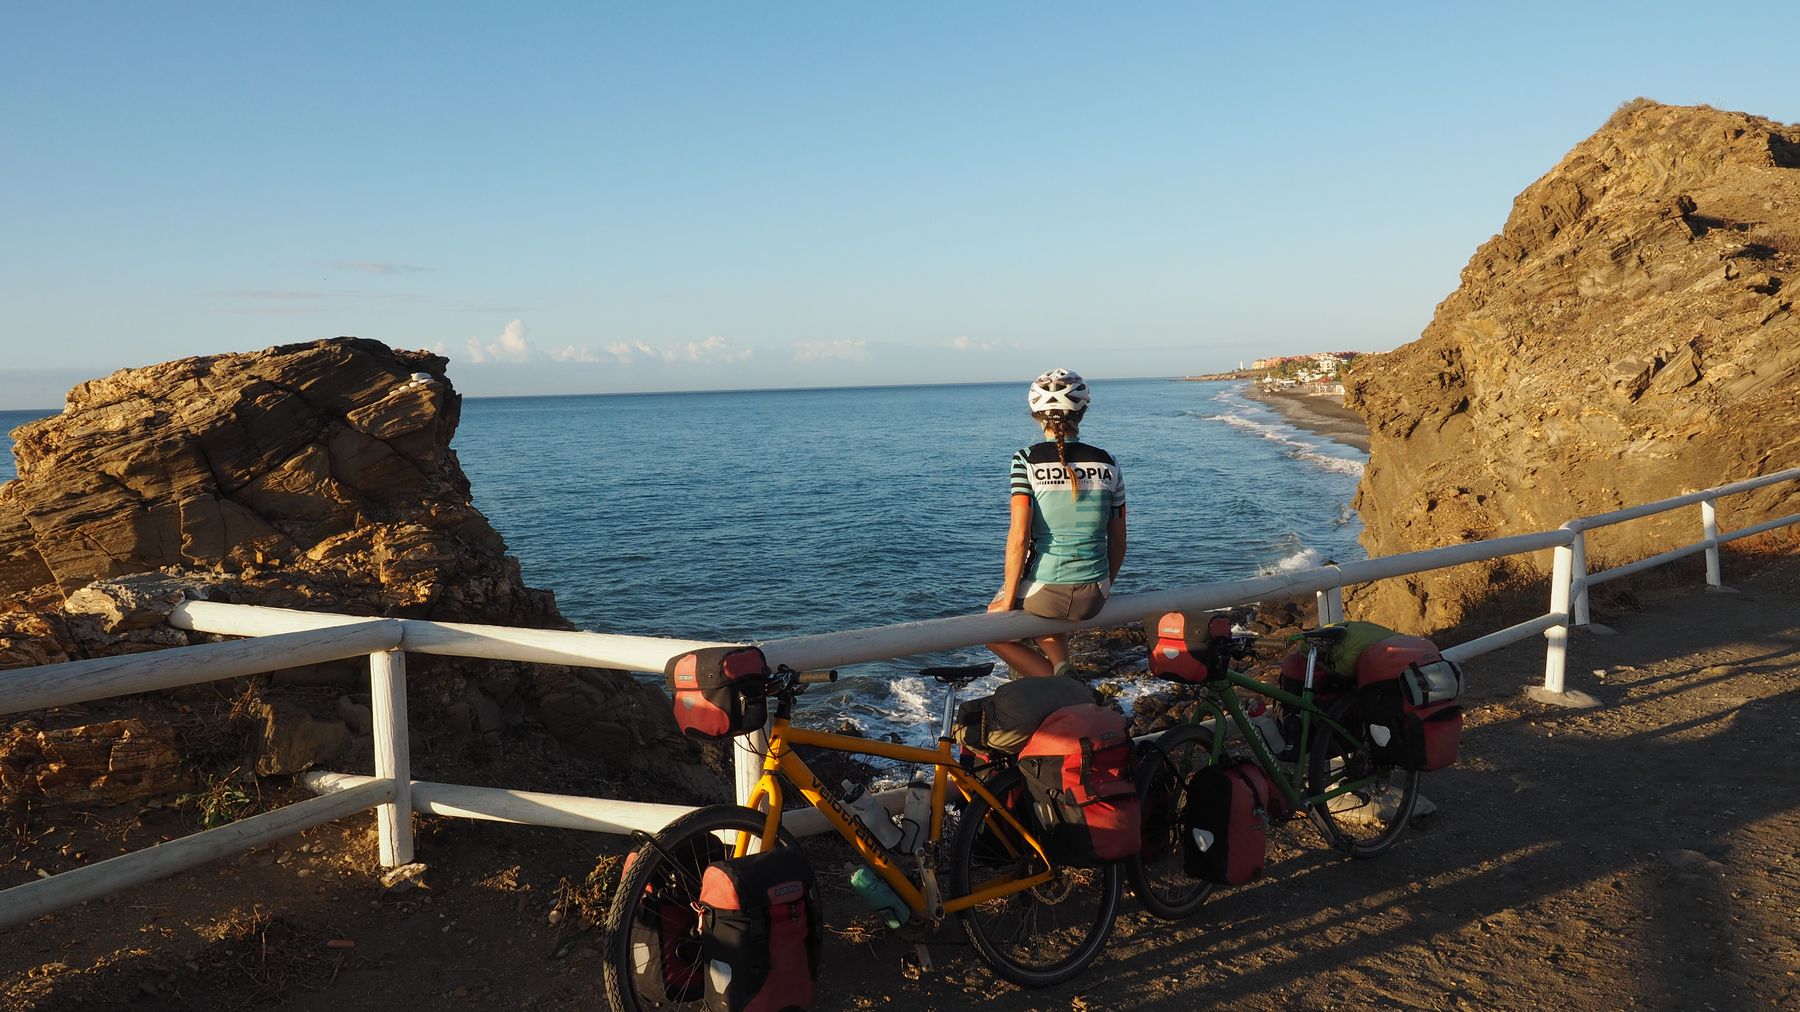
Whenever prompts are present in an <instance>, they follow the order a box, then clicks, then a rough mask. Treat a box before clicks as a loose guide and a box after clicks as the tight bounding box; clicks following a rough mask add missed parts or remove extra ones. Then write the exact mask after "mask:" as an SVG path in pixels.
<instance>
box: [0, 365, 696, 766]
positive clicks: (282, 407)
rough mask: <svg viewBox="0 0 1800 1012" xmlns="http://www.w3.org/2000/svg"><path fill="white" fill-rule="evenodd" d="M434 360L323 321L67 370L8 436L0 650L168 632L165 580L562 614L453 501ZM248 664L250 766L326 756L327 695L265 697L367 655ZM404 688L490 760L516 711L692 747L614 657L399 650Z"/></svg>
mask: <svg viewBox="0 0 1800 1012" xmlns="http://www.w3.org/2000/svg"><path fill="white" fill-rule="evenodd" d="M445 365H446V360H445V359H443V358H441V357H439V356H436V355H432V354H428V353H425V352H406V351H395V350H391V349H389V348H387V347H386V346H384V345H382V344H379V343H377V342H374V341H366V340H360V339H357V338H337V339H334V340H329V341H319V342H315V343H312V344H301V345H288V346H284V347H278V348H270V349H267V350H265V351H259V352H253V353H248V354H241V355H215V356H207V357H202V358H190V359H182V360H181V361H178V362H168V363H163V364H161V365H154V366H148V367H145V368H142V369H128V370H122V371H120V372H117V373H114V374H112V375H111V376H108V377H105V378H104V379H98V380H91V381H89V382H86V383H83V384H81V385H80V386H77V387H76V388H75V389H74V390H72V391H70V393H69V397H68V405H67V407H66V409H65V410H64V411H63V413H62V414H61V415H58V416H55V417H52V418H47V419H43V420H40V421H37V422H33V423H30V424H28V425H25V426H21V427H20V428H18V429H16V430H14V432H13V438H14V441H15V455H16V457H17V459H18V470H19V478H18V480H16V481H12V482H8V483H7V484H5V485H4V486H0V600H6V601H9V602H10V604H9V605H8V607H10V608H11V610H0V667H11V666H21V665H35V664H43V663H53V662H56V661H62V660H69V659H78V658H80V657H87V656H97V655H103V654H114V653H124V652H131V651H137V650H149V649H160V648H163V647H166V646H173V645H184V644H186V643H187V642H188V639H187V637H186V636H185V634H183V633H182V632H180V631H179V630H176V629H173V628H172V627H170V626H168V625H166V624H164V622H163V619H164V617H166V615H167V614H168V611H169V609H170V608H171V607H173V606H174V605H175V604H176V603H178V602H179V601H180V600H182V599H183V598H184V597H191V598H207V599H212V600H218V601H225V602H229V603H238V604H259V605H269V606H275V607H284V608H297V609H302V610H312V611H330V612H340V613H348V614H356V615H387V616H397V617H407V618H427V619H437V620H444V621H461V622H477V623H486V624H493V625H510V626H527V627H535V628H568V623H567V622H566V621H565V620H564V619H563V618H562V616H561V615H560V614H559V613H558V612H557V610H556V604H555V599H554V597H553V595H551V594H550V593H549V592H546V591H541V590H534V589H532V588H530V587H527V586H526V585H525V583H524V580H523V578H522V576H521V574H520V570H519V564H518V560H517V559H515V558H513V557H511V556H509V555H507V554H506V545H505V542H504V541H503V540H502V539H501V537H500V535H499V534H498V533H497V532H495V530H494V529H493V527H492V526H490V525H489V523H488V521H487V518H486V517H484V516H482V514H481V513H480V512H479V511H478V510H476V509H475V507H474V506H473V505H472V504H471V502H470V497H469V483H468V480H467V478H466V477H465V476H464V475H463V472H462V469H461V467H460V466H459V464H458V463H457V459H456V454H455V452H454V451H453V450H451V448H450V441H451V437H452V435H453V434H454V433H455V431H456V424H457V420H458V416H459V413H460V408H461V398H460V396H459V395H458V394H457V393H456V391H455V389H454V388H453V387H452V386H451V384H450V382H449V380H448V378H447V377H446V376H445V374H444V367H445ZM65 599H66V600H65ZM21 605H29V606H31V607H26V608H21V607H20V606H21ZM266 681H267V685H266V686H265V688H264V692H265V695H267V697H268V703H267V705H266V707H265V710H266V712H265V713H264V714H263V716H264V718H265V719H264V721H263V723H264V724H265V725H266V726H265V733H264V735H263V736H262V737H263V739H264V742H265V747H264V748H263V749H262V751H261V754H260V755H259V756H258V757H257V762H258V766H259V768H260V769H261V771H262V772H264V773H291V772H296V771H298V770H300V769H304V768H306V767H308V766H311V765H316V764H320V763H324V762H327V761H332V760H333V759H334V758H335V757H337V756H338V754H339V753H341V752H345V751H346V741H347V738H348V736H349V734H350V732H351V730H352V729H351V728H350V727H348V726H347V724H346V723H345V722H343V721H342V720H341V714H338V713H337V711H336V710H335V709H334V708H333V707H332V706H331V705H329V703H330V701H329V700H326V705H323V706H319V707H315V709H318V710H319V712H317V713H310V714H308V715H307V719H306V720H304V721H302V720H298V719H291V720H288V719H284V720H278V719H276V718H277V717H278V716H281V715H282V714H284V713H286V712H287V711H286V710H284V709H282V706H283V701H282V699H281V697H280V692H281V690H283V689H284V688H285V689H298V688H302V687H305V688H313V689H317V688H326V689H331V688H336V689H339V690H342V691H345V692H362V693H366V692H367V689H368V683H367V670H366V665H361V664H357V663H355V662H343V663H340V664H333V665H316V666H313V667H310V668H306V669H300V670H294V671H285V672H276V673H273V674H271V675H270V676H268V677H267V679H266ZM409 696H410V698H411V701H412V709H413V713H414V720H415V722H416V723H417V724H418V725H419V726H417V727H416V728H415V732H416V740H420V741H428V742H431V743H433V744H434V745H436V746H438V747H440V748H449V749H452V750H455V751H457V752H459V753H460V752H473V753H476V754H481V753H483V752H485V753H487V754H493V753H494V752H496V751H497V750H499V749H500V748H502V747H503V745H502V742H503V739H505V738H506V737H507V736H508V735H511V734H515V733H526V732H529V731H530V730H532V729H534V728H535V729H542V730H547V731H548V732H550V733H551V734H553V735H554V736H555V737H556V738H557V740H558V741H559V742H560V743H561V745H562V747H563V748H565V749H567V750H570V751H574V752H577V753H580V754H583V755H586V756H589V757H592V758H596V759H600V760H602V761H604V762H605V763H607V764H609V765H612V764H616V765H618V766H620V767H621V768H622V769H632V770H636V769H643V768H646V767H649V768H659V767H667V766H685V765H686V764H687V763H689V762H690V761H691V760H692V758H693V749H692V748H691V746H689V745H688V744H687V743H686V742H685V741H684V740H683V739H682V738H681V736H680V733H679V731H678V729H677V728H676V727H675V723H674V720H673V717H672V715H671V713H670V710H669V706H668V701H667V699H666V698H664V697H662V696H661V694H660V693H659V692H658V691H657V690H656V689H655V688H654V687H650V686H646V685H643V684H641V683H639V682H637V681H636V680H635V679H633V678H632V677H630V676H629V675H627V674H625V673H623V672H617V671H600V670H589V669H575V668H565V667H551V666H541V665H519V664H507V663H501V662H484V661H473V660H460V659H452V658H441V657H425V656H416V657H414V658H412V663H411V664H410V665H409ZM271 707H272V709H271ZM289 709H291V707H290V708H289ZM271 714H273V716H271ZM308 721H310V722H311V723H308ZM294 728H298V729H299V731H298V732H293V733H290V731H292V729H294ZM302 732H303V733H302ZM96 733H98V732H96ZM352 751H357V752H358V753H359V754H361V753H366V751H367V746H366V745H363V746H361V747H360V749H359V750H357V749H352ZM678 779H679V778H678Z"/></svg>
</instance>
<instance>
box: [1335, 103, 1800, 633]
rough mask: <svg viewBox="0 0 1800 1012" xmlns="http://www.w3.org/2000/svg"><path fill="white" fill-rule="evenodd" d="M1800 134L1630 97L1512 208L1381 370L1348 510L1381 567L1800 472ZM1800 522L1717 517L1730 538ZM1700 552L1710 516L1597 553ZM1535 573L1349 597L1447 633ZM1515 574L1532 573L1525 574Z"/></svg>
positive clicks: (1609, 556) (1484, 570)
mask: <svg viewBox="0 0 1800 1012" xmlns="http://www.w3.org/2000/svg"><path fill="white" fill-rule="evenodd" d="M1797 264H1800V127H1795V126H1784V125H1782V124H1779V123H1774V122H1771V121H1769V120H1767V119H1762V118H1759V117H1756V116H1749V115H1745V114H1742V113H1732V112H1722V111H1719V110H1716V109H1711V108H1707V107H1704V106H1702V107H1672V106H1665V105H1659V104H1657V103H1654V102H1650V101H1647V100H1643V99H1639V100H1637V101H1634V102H1631V103H1628V104H1627V105H1625V106H1624V107H1622V108H1621V109H1620V110H1619V111H1618V112H1617V113H1616V114H1615V115H1614V116H1613V117H1612V118H1611V120H1609V121H1608V122H1607V123H1606V124H1605V125H1604V126H1603V127H1602V128H1601V129H1600V130H1599V131H1598V132H1596V133H1595V134H1594V135H1593V136H1592V137H1589V138H1588V139H1587V140H1585V141H1582V142H1581V143H1580V144H1579V145H1577V146H1576V147H1575V149H1574V150H1572V151H1571V152H1569V154H1568V155H1567V156H1566V157H1564V158H1563V160H1562V161H1561V162H1560V163H1559V164H1557V166H1556V167H1555V168H1553V169H1551V170H1550V172H1549V173H1548V174H1546V175H1545V176H1544V177H1543V178H1541V179H1539V180H1538V181H1537V182H1535V183H1533V184H1532V185H1531V186H1530V187H1529V188H1527V189H1526V190H1525V191H1524V192H1523V193H1521V194H1520V195H1519V197H1518V199H1517V200H1515V201H1514V203H1513V208H1512V213H1511V214H1510V215H1509V216H1508V218H1507V220H1506V225H1505V228H1504V229H1503V230H1502V231H1501V233H1500V234H1499V235H1496V236H1494V237H1493V238H1492V239H1490V240H1489V241H1488V242H1486V243H1484V244H1483V245H1482V246H1481V247H1480V248H1479V249H1477V250H1476V251H1475V255H1474V256H1473V258H1471V259H1470V261H1469V264H1468V266H1466V267H1465V268H1464V269H1463V272H1462V283H1461V286H1460V287H1459V288H1458V289H1457V290H1456V291H1455V292H1453V293H1452V294H1451V295H1450V297H1449V298H1447V299H1445V300H1444V301H1443V303H1442V304H1440V305H1439V306H1438V308H1437V313H1436V315H1435V316H1434V318H1433V319H1432V321H1431V324H1430V325H1429V326H1428V327H1426V328H1425V331H1424V333H1423V334H1422V335H1421V336H1420V338H1419V339H1418V340H1417V341H1414V342H1413V343H1411V344H1408V345H1405V346H1404V347H1401V348H1399V349H1397V350H1395V351H1393V352H1390V353H1387V354H1384V355H1377V356H1367V357H1364V358H1363V359H1361V360H1359V361H1358V362H1357V363H1356V365H1355V366H1353V367H1352V368H1351V370H1350V372H1349V375H1348V377H1347V379H1346V384H1345V385H1346V398H1345V399H1346V403H1347V404H1348V405H1349V406H1350V407H1352V408H1354V409H1355V410H1356V411H1358V412H1359V413H1360V414H1362V416H1363V417H1364V418H1365V419H1366V420H1367V421H1368V423H1369V428H1370V432H1371V446H1370V459H1369V465H1368V468H1367V470H1366V471H1365V472H1364V476H1363V480H1362V484H1361V487H1360V488H1359V489H1358V492H1357V497H1356V507H1357V509H1358V510H1359V511H1360V512H1361V514H1362V518H1363V524H1364V534H1363V543H1364V545H1365V546H1366V547H1367V549H1368V550H1369V553H1370V554H1371V555H1390V554H1395V553H1398V552H1405V551H1411V550H1416V549H1423V548H1432V547H1438V546H1442V545H1448V544H1456V543H1460V542H1464V541H1469V540H1474V539H1478V538H1489V537H1495V536H1498V535H1504V534H1514V533H1523V532H1527V531H1535V530H1543V529H1547V528H1554V527H1556V526H1558V525H1560V524H1561V523H1563V522H1564V521H1565V520H1568V519H1570V518H1572V517H1576V516H1580V515H1585V514H1593V513H1600V512H1605V511H1608V510H1612V509H1616V508H1618V507H1621V506H1624V505H1628V504H1635V503H1643V502H1649V501H1652V500H1656V499H1661V498H1665V497H1667V496H1671V495H1676V494H1679V493H1682V492H1686V491H1692V490H1695V489H1700V488H1706V487H1710V486H1714V485H1718V484H1722V483H1725V482H1729V481H1734V480H1737V479H1742V478H1748V477H1752V476H1755V475H1759V474H1764V473H1768V472H1771V471H1777V470H1782V469H1785V468H1789V467H1794V466H1796V465H1800V316H1796V314H1795V312H1794V309H1793V295H1794V289H1795V287H1796V285H1797V283H1800V282H1797V272H1796V266H1797ZM1796 509H1800V494H1797V493H1796V492H1795V491H1794V490H1793V489H1792V488H1791V487H1787V488H1777V489H1773V490H1768V491H1765V492H1761V493H1757V494H1754V495H1750V496H1745V497H1739V498H1734V499H1732V500H1728V501H1726V502H1725V503H1723V504H1722V505H1721V519H1722V522H1723V525H1724V526H1725V527H1726V528H1727V529H1731V528H1735V527H1741V526H1745V525H1747V524H1749V523H1752V522H1754V521H1755V520H1757V519H1760V518H1764V517H1767V516H1772V515H1779V514H1782V513H1788V512H1794V511H1795V510H1796ZM1698 536H1699V518H1698V515H1697V511H1694V510H1689V511H1682V512H1677V513H1673V514H1666V515H1664V516H1662V517H1659V518H1657V519H1651V520H1642V521H1637V522H1634V523H1631V524H1628V525H1624V526H1620V527H1613V528H1608V529H1606V530H1603V531H1600V532H1597V533H1595V534H1594V535H1592V536H1591V537H1590V542H1589V552H1590V555H1591V556H1592V557H1593V558H1594V559H1595V560H1596V561H1597V562H1598V563H1602V564H1604V563H1608V562H1617V561H1620V560H1623V559H1628V558H1636V557H1642V556H1644V555H1648V554H1652V553H1654V552H1657V551H1660V550H1663V549H1666V548H1668V547H1672V546H1673V545H1676V544H1683V543H1688V542H1691V541H1693V540H1695V539H1696V538H1697V537H1698ZM1544 564H1547V563H1545V562H1544V560H1543V559H1535V560H1533V561H1532V562H1530V563H1524V564H1518V563H1515V564H1514V565H1513V566H1511V567H1496V566H1485V567H1484V566H1475V567H1463V568H1462V569H1459V570H1451V571H1447V572H1442V573H1438V574H1433V575H1431V576H1428V577H1424V578H1421V579H1419V580H1417V581H1385V582H1384V583H1382V584H1379V585H1375V586H1373V587H1370V588H1364V590H1363V592H1362V593H1360V594H1358V595H1357V598H1356V600H1357V608H1358V611H1359V612H1360V614H1361V615H1363V616H1365V617H1369V618H1373V619H1376V620H1378V621H1384V622H1387V623H1389V624H1394V625H1400V626H1404V627H1409V628H1441V627H1444V626H1448V625H1453V624H1455V623H1456V622H1457V621H1458V620H1460V619H1461V618H1462V617H1463V613H1464V611H1465V609H1467V608H1468V607H1469V606H1470V605H1471V604H1473V603H1475V602H1477V601H1480V600H1482V599H1483V598H1484V597H1485V596H1486V595H1487V594H1488V593H1490V591H1491V590H1492V588H1493V586H1494V585H1495V584H1497V583H1499V584H1504V583H1506V582H1509V581H1511V580H1514V579H1519V578H1521V577H1522V576H1524V575H1528V573H1529V571H1531V569H1532V567H1541V565H1544ZM1521 566H1522V567H1523V568H1521Z"/></svg>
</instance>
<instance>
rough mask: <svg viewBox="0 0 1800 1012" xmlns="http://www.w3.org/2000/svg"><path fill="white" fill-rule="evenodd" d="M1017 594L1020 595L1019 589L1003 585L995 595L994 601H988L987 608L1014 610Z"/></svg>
mask: <svg viewBox="0 0 1800 1012" xmlns="http://www.w3.org/2000/svg"><path fill="white" fill-rule="evenodd" d="M1017 596H1018V591H1016V590H1013V589H1012V588H1010V587H1001V588H1000V590H999V592H997V593H996V594H995V595H994V599H993V600H992V601H989V602H988V607H987V610H988V611H1012V610H1013V598H1015V597H1017Z"/></svg>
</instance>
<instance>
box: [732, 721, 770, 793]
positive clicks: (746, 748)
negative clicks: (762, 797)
mask: <svg viewBox="0 0 1800 1012" xmlns="http://www.w3.org/2000/svg"><path fill="white" fill-rule="evenodd" d="M726 740H727V741H729V742H730V743H731V768H732V786H733V792H732V793H733V796H734V797H735V798H736V800H737V803H738V804H740V805H743V804H748V803H749V801H750V792H751V791H753V790H755V789H756V782H757V781H758V780H760V779H762V771H763V756H764V755H766V754H767V753H768V751H769V726H768V725H767V724H764V725H763V727H762V730H760V731H756V732H755V733H753V734H746V735H744V736H743V737H740V738H727V739H726Z"/></svg>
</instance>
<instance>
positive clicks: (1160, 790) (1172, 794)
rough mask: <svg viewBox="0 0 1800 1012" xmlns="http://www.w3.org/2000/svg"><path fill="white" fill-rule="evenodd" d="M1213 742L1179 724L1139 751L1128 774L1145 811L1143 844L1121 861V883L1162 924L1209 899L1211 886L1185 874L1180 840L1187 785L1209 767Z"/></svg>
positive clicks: (1193, 727) (1201, 730) (1209, 734)
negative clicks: (1139, 849) (1124, 883)
mask: <svg viewBox="0 0 1800 1012" xmlns="http://www.w3.org/2000/svg"><path fill="white" fill-rule="evenodd" d="M1212 741H1213V737H1212V732H1211V731H1209V730H1208V729H1206V728H1204V727H1201V726H1200V725H1198V724H1178V725H1176V726H1175V727H1172V728H1170V729H1169V730H1167V731H1164V732H1163V733H1162V735H1161V736H1160V737H1159V738H1158V739H1157V740H1156V741H1154V742H1143V743H1142V744H1140V745H1139V746H1138V749H1137V752H1138V755H1137V760H1138V761H1137V763H1136V764H1135V765H1134V767H1133V771H1132V772H1133V779H1135V780H1136V781H1137V787H1138V799H1139V802H1140V803H1141V804H1142V805H1143V810H1144V841H1143V849H1142V850H1141V851H1139V852H1138V853H1137V854H1136V855H1134V856H1133V857H1131V858H1130V859H1129V860H1127V861H1126V862H1125V878H1126V880H1127V881H1129V882H1130V883H1131V892H1132V894H1133V895H1134V896H1136V897H1137V898H1138V902H1139V903H1142V904H1143V905H1144V909H1145V910H1148V911H1149V912H1150V913H1152V914H1154V915H1156V916H1157V917H1160V918H1162V919H1163V920H1167V921H1173V920H1180V919H1181V918H1184V917H1187V916H1189V915H1191V914H1192V913H1194V911H1196V910H1199V909H1200V907H1201V906H1202V905H1203V904H1205V903H1206V900H1207V897H1209V896H1211V895H1212V891H1213V884H1212V883H1211V882H1207V881H1205V880H1204V879H1199V878H1194V877H1193V876H1190V875H1189V874H1188V873H1187V869H1186V868H1185V867H1184V865H1185V856H1184V851H1183V845H1184V843H1185V841H1183V839H1182V837H1181V813H1182V811H1183V810H1184V809H1185V808H1186V807H1187V785H1188V780H1189V778H1191V777H1192V776H1193V775H1194V772H1195V771H1196V770H1199V769H1201V768H1202V767H1205V766H1207V765H1208V764H1210V763H1211V762H1212Z"/></svg>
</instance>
